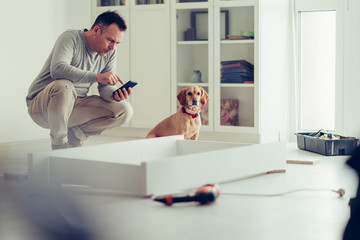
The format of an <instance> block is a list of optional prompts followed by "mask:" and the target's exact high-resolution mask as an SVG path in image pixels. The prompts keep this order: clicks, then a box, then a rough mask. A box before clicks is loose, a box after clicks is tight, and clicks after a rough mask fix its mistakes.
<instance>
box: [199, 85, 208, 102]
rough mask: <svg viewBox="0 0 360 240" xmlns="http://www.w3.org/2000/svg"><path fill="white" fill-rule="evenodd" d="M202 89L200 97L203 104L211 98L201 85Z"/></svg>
mask: <svg viewBox="0 0 360 240" xmlns="http://www.w3.org/2000/svg"><path fill="white" fill-rule="evenodd" d="M200 90H201V98H200V103H201V104H202V105H204V104H206V103H207V101H208V99H209V96H208V94H207V92H206V91H205V90H204V89H203V88H202V87H200Z"/></svg>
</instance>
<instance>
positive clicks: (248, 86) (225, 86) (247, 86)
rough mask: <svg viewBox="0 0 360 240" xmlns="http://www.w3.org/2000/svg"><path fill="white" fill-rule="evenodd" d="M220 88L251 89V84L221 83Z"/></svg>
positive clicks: (252, 85)
mask: <svg viewBox="0 0 360 240" xmlns="http://www.w3.org/2000/svg"><path fill="white" fill-rule="evenodd" d="M220 87H224V88H253V87H254V84H253V83H221V84H220Z"/></svg>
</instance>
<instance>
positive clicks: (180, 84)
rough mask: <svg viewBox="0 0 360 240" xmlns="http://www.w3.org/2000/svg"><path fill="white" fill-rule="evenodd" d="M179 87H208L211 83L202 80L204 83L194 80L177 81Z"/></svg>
mask: <svg viewBox="0 0 360 240" xmlns="http://www.w3.org/2000/svg"><path fill="white" fill-rule="evenodd" d="M177 86H178V87H187V86H198V87H208V86H209V83H207V82H202V83H193V82H179V83H177Z"/></svg>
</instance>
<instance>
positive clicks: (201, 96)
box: [146, 86, 209, 140]
mask: <svg viewBox="0 0 360 240" xmlns="http://www.w3.org/2000/svg"><path fill="white" fill-rule="evenodd" d="M208 98H209V96H208V94H207V92H206V91H205V90H204V89H203V88H202V87H196V86H191V87H187V88H184V89H182V90H181V91H180V92H179V93H178V95H177V99H178V100H179V104H180V107H179V109H178V110H177V112H176V113H174V114H173V115H171V116H170V117H168V118H166V119H164V120H163V121H161V122H160V123H159V124H157V125H156V126H155V127H154V128H153V129H152V130H151V131H150V132H149V133H148V134H147V136H146V138H154V137H165V136H172V135H184V139H185V140H197V139H198V138H199V131H200V127H201V119H200V106H201V105H204V104H206V103H207V101H208Z"/></svg>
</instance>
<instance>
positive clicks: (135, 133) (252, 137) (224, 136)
mask: <svg viewBox="0 0 360 240" xmlns="http://www.w3.org/2000/svg"><path fill="white" fill-rule="evenodd" d="M150 130H151V129H147V128H126V127H118V128H113V129H109V130H106V131H104V133H103V134H104V135H107V136H114V137H128V138H146V135H147V134H148V132H149V131H150ZM199 140H202V141H221V142H241V143H259V142H260V137H259V136H258V135H257V134H244V133H219V132H208V131H201V132H200V137H199Z"/></svg>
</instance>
